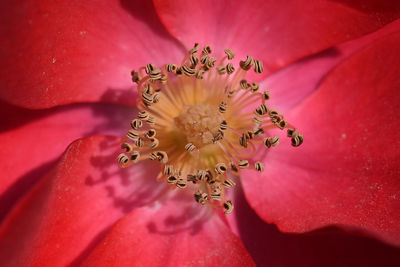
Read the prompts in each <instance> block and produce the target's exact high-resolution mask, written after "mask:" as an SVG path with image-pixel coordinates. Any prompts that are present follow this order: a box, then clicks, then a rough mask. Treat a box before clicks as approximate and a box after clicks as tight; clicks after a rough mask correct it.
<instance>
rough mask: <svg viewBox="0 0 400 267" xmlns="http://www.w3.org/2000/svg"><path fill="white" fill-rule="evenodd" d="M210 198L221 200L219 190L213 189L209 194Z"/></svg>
mask: <svg viewBox="0 0 400 267" xmlns="http://www.w3.org/2000/svg"><path fill="white" fill-rule="evenodd" d="M210 199H212V200H218V201H221V192H219V193H218V191H213V192H212V193H211V195H210Z"/></svg>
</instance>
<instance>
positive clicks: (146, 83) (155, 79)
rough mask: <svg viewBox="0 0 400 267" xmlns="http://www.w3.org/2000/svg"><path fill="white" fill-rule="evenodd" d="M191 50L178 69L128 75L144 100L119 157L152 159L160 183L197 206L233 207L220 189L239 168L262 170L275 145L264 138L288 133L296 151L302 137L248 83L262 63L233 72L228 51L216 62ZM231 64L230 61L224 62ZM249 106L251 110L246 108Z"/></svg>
mask: <svg viewBox="0 0 400 267" xmlns="http://www.w3.org/2000/svg"><path fill="white" fill-rule="evenodd" d="M198 50H199V46H198V44H195V46H194V48H193V49H191V50H190V51H189V52H188V53H187V54H186V56H185V57H184V59H183V60H182V62H181V64H180V65H176V64H166V65H164V66H163V67H162V68H161V69H159V68H157V67H156V66H155V65H154V64H148V65H146V66H145V67H142V68H140V69H139V71H138V72H136V71H132V80H133V82H135V83H137V88H138V92H139V94H140V95H141V96H142V97H141V100H140V101H139V103H138V108H139V110H140V112H139V113H138V116H137V118H135V119H133V120H132V122H131V129H130V130H129V131H128V133H127V135H126V136H125V137H123V138H122V140H121V148H123V149H125V152H124V153H121V154H120V155H119V156H118V162H119V165H120V166H121V167H127V166H129V165H131V164H134V163H136V162H139V161H141V160H147V159H150V160H157V161H159V162H160V163H161V170H160V173H159V175H158V177H157V179H158V180H159V181H166V182H167V183H168V184H169V185H170V187H171V188H172V189H173V188H181V189H183V188H187V189H190V190H192V192H194V199H195V201H197V202H198V203H200V204H203V205H204V204H208V205H211V206H213V207H217V208H218V207H219V208H224V209H225V213H226V214H228V213H230V212H231V211H232V209H233V203H232V201H231V200H228V199H226V196H225V189H226V188H230V187H232V186H234V185H235V180H237V179H238V177H239V174H240V170H241V169H245V168H254V169H255V170H256V171H263V170H264V166H263V164H262V163H261V162H260V161H256V160H255V159H254V157H255V152H256V149H257V147H260V146H264V147H265V148H267V149H269V148H271V147H274V146H276V145H278V143H279V138H278V136H276V135H275V136H269V135H268V133H269V132H270V131H271V130H272V129H274V128H276V129H280V130H284V129H287V136H288V137H289V138H291V144H292V145H293V146H299V145H301V144H302V143H303V139H304V138H303V136H302V135H301V134H299V133H298V131H297V130H296V129H295V128H294V127H293V126H292V125H290V124H289V123H288V122H287V121H286V120H284V118H283V116H282V115H281V114H279V112H277V111H276V110H273V109H270V108H269V107H268V106H267V105H266V101H268V99H269V97H270V96H269V92H268V91H263V92H260V91H261V90H260V85H259V84H258V83H257V82H248V81H247V80H246V79H245V76H246V73H247V71H249V70H250V69H251V68H254V71H255V72H256V73H261V72H262V71H263V65H262V63H261V62H260V61H258V60H254V59H253V58H252V57H251V56H247V58H246V60H244V61H240V64H239V68H238V70H237V71H235V68H234V66H233V64H232V63H231V62H229V61H231V60H232V59H233V58H234V56H235V55H234V53H233V52H232V51H231V50H229V49H226V50H225V54H226V55H225V56H224V57H223V58H222V59H221V60H220V61H218V63H217V66H216V67H215V65H216V62H217V59H216V58H214V57H212V56H210V54H211V52H212V51H211V48H210V47H209V46H206V47H204V49H203V50H202V51H201V53H200V55H198ZM226 61H228V63H226ZM249 107H252V108H249Z"/></svg>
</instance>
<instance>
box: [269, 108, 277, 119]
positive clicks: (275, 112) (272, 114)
mask: <svg viewBox="0 0 400 267" xmlns="http://www.w3.org/2000/svg"><path fill="white" fill-rule="evenodd" d="M268 114H269V116H270V117H274V116H278V115H279V113H278V111H276V110H274V109H272V110H270V111H269V112H268Z"/></svg>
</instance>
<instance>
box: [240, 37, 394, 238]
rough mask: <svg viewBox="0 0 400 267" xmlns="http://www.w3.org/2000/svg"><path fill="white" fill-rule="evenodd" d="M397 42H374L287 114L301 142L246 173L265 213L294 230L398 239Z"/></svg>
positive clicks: (251, 194)
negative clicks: (354, 230)
mask: <svg viewBox="0 0 400 267" xmlns="http://www.w3.org/2000/svg"><path fill="white" fill-rule="evenodd" d="M399 45H400V33H396V34H392V35H389V36H388V37H385V38H382V39H380V40H378V41H375V42H374V43H373V44H371V45H370V46H368V47H367V48H365V49H364V50H361V51H360V52H358V53H356V54H355V55H353V56H352V57H350V58H349V59H348V60H346V61H345V62H344V63H343V64H341V65H340V66H339V67H338V68H336V69H335V70H334V71H333V72H332V73H331V74H330V75H329V76H328V77H327V78H326V79H325V81H324V82H323V84H322V85H321V87H320V88H319V89H318V90H317V91H316V92H315V93H314V94H313V95H312V96H311V97H310V98H309V99H308V100H306V101H304V102H303V103H302V104H301V105H300V106H298V108H296V109H295V110H294V111H292V112H291V113H290V114H287V115H288V116H287V117H288V118H289V121H291V122H292V123H294V124H295V125H296V126H297V127H298V129H299V130H300V131H301V132H303V133H304V136H305V142H304V144H303V145H302V146H301V147H299V148H292V147H290V145H289V144H287V143H288V140H287V138H285V139H284V140H285V141H286V142H283V143H284V144H281V145H280V147H277V148H273V149H271V150H270V151H269V153H268V156H267V157H266V160H265V172H264V173H263V174H262V175H255V174H252V173H247V174H248V176H247V177H244V179H243V182H244V188H245V192H246V196H247V198H248V200H249V201H250V204H251V206H252V207H253V208H254V209H255V210H256V211H257V213H258V214H259V215H260V216H261V217H262V218H263V219H265V220H266V221H268V222H274V223H276V224H277V225H278V226H279V228H280V229H281V230H284V231H295V232H304V231H309V230H311V229H315V228H317V227H321V226H324V225H332V224H339V225H347V226H355V227H361V228H363V229H367V230H369V231H370V232H372V233H373V234H375V235H377V236H379V237H381V238H383V239H385V240H387V241H389V242H392V243H395V244H400V212H399V211H400V200H399V198H400V195H399V192H400V180H399V175H400V171H399V164H400V154H399V153H400V152H399V149H398V147H399V144H400V143H399V138H398V137H397V135H396V133H397V131H398V130H399V124H398V121H399V120H400V112H399V110H398V104H399V103H400V94H399V92H398V88H400V69H399V68H398V66H399V65H400V54H399V53H398V47H399Z"/></svg>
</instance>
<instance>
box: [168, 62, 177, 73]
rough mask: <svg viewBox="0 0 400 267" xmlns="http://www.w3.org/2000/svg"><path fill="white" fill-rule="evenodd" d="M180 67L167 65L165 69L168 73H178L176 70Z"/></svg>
mask: <svg viewBox="0 0 400 267" xmlns="http://www.w3.org/2000/svg"><path fill="white" fill-rule="evenodd" d="M177 68H178V67H177V66H176V65H175V64H167V65H166V66H165V69H166V70H167V71H168V72H174V73H175V72H176V69H177Z"/></svg>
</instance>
